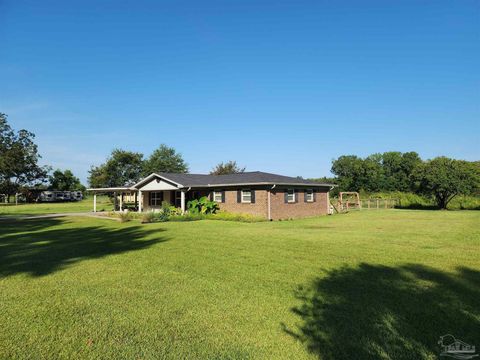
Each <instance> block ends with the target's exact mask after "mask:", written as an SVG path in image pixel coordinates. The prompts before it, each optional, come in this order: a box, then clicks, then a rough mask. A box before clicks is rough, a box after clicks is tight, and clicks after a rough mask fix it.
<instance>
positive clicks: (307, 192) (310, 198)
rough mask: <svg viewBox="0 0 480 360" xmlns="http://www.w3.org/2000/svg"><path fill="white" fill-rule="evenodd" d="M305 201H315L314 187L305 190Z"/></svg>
mask: <svg viewBox="0 0 480 360" xmlns="http://www.w3.org/2000/svg"><path fill="white" fill-rule="evenodd" d="M305 202H313V189H307V190H305Z"/></svg>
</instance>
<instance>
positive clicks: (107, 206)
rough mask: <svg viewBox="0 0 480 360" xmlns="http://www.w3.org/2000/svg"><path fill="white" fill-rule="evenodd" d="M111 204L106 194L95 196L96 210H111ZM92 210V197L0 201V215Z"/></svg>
mask: <svg viewBox="0 0 480 360" xmlns="http://www.w3.org/2000/svg"><path fill="white" fill-rule="evenodd" d="M111 210H113V204H112V202H111V201H110V199H109V198H108V197H107V196H98V197H97V211H111ZM89 211H93V197H90V198H86V199H83V200H81V201H71V202H52V203H33V204H30V203H27V204H23V203H20V204H18V205H15V203H10V204H5V203H0V217H1V216H24V215H39V214H55V213H72V212H89Z"/></svg>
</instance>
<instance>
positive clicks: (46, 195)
mask: <svg viewBox="0 0 480 360" xmlns="http://www.w3.org/2000/svg"><path fill="white" fill-rule="evenodd" d="M55 200H56V196H55V192H54V191H42V192H41V193H40V196H39V197H38V201H39V202H54V201H55Z"/></svg>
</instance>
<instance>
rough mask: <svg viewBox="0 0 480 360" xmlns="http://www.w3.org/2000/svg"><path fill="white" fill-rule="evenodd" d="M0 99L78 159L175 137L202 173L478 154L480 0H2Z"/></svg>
mask: <svg viewBox="0 0 480 360" xmlns="http://www.w3.org/2000/svg"><path fill="white" fill-rule="evenodd" d="M0 24H1V25H0V44H1V46H0V79H1V86H0V112H4V113H7V114H8V115H9V121H10V123H11V124H12V125H13V126H14V127H15V128H17V129H18V128H27V129H29V130H31V131H33V132H35V133H36V135H37V142H38V144H39V149H40V152H41V154H42V155H43V162H44V163H47V164H50V165H52V166H53V167H55V168H57V167H59V168H62V169H65V168H69V169H72V170H73V171H74V172H75V173H76V174H77V175H78V176H79V177H80V178H81V179H82V180H83V181H85V180H86V177H87V174H88V169H89V168H90V165H92V164H95V165H98V164H99V163H101V162H103V161H104V160H105V158H106V157H107V155H108V154H109V153H110V151H111V150H112V149H113V148H115V147H120V148H124V149H129V150H134V151H139V152H143V153H145V154H149V153H151V151H152V150H153V149H155V148H156V147H157V146H158V145H159V144H161V143H166V144H168V145H170V146H173V147H175V148H176V149H177V150H178V151H179V152H181V153H182V154H183V156H184V158H185V159H186V161H187V162H188V163H189V165H190V170H191V172H199V173H203V172H208V171H209V170H210V169H211V168H212V167H213V166H214V165H215V164H216V163H218V162H220V161H225V160H230V159H232V160H237V161H238V162H239V163H240V164H241V165H245V166H246V167H247V169H248V170H263V171H270V172H276V173H280V174H285V175H292V176H297V175H301V176H304V177H319V176H324V175H329V174H330V172H329V170H330V165H331V160H332V159H333V158H336V157H338V156H340V155H342V154H357V155H360V156H365V155H368V154H371V153H374V152H383V151H390V150H398V151H410V150H414V151H417V152H418V153H419V154H420V155H421V156H422V157H424V158H431V157H434V156H438V155H446V156H451V157H455V158H462V159H467V160H478V159H480V145H479V143H480V121H479V120H480V71H479V69H480V3H479V2H478V1H463V0H460V1H439V0H436V1H378V2H369V1H351V2H349V1H288V2H285V1H258V0H257V1H227V0H225V1H211V2H209V1H192V2H188V1H130V2H129V1H120V2H118V1H76V2H72V1H21V0H15V1H9V0H0Z"/></svg>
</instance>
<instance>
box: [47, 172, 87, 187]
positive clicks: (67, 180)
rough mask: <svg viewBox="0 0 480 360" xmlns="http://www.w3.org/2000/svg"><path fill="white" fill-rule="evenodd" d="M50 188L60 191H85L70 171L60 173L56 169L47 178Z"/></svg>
mask: <svg viewBox="0 0 480 360" xmlns="http://www.w3.org/2000/svg"><path fill="white" fill-rule="evenodd" d="M49 181H50V186H49V188H50V189H52V190H60V191H76V190H80V191H85V186H83V185H82V183H81V182H80V179H79V178H77V177H76V176H75V175H73V173H72V171H71V170H65V171H62V170H60V169H57V170H55V171H54V172H53V174H52V175H51V176H49Z"/></svg>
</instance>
